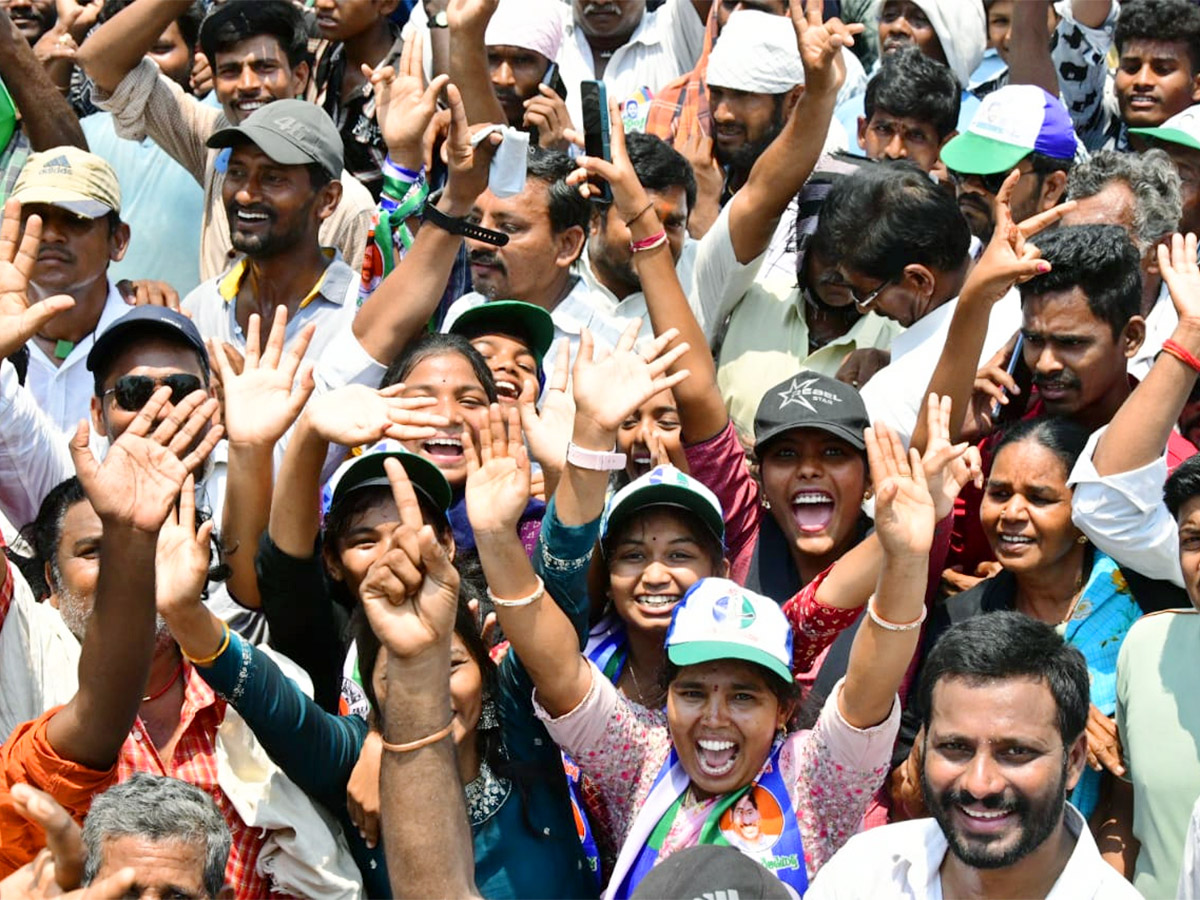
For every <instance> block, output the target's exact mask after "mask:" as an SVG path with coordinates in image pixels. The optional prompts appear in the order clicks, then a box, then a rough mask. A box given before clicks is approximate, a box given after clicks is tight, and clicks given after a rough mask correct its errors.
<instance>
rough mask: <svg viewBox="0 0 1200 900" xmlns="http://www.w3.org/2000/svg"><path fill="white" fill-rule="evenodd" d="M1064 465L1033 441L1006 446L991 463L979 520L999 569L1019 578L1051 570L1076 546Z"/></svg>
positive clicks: (1069, 490) (1075, 534)
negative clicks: (1012, 573) (1000, 567)
mask: <svg viewBox="0 0 1200 900" xmlns="http://www.w3.org/2000/svg"><path fill="white" fill-rule="evenodd" d="M1069 474H1070V473H1069V472H1067V467H1066V466H1065V465H1064V464H1063V461H1062V460H1061V459H1059V457H1058V456H1056V455H1055V454H1054V453H1052V452H1050V451H1049V450H1047V449H1046V448H1045V447H1043V446H1042V445H1041V444H1039V443H1038V442H1037V441H1036V440H1032V439H1031V440H1025V441H1018V442H1016V443H1013V444H1006V445H1005V446H1004V447H1003V448H1002V449H1001V450H1000V452H999V453H998V454H996V458H995V461H994V462H993V464H992V471H991V474H990V475H989V476H988V482H987V489H986V491H985V492H984V495H983V500H982V502H981V503H980V505H979V519H980V521H981V522H982V524H983V530H984V533H985V534H986V535H987V539H988V543H989V544H991V547H992V552H993V553H995V554H996V559H997V561H999V563H1000V565H1002V566H1004V568H1006V569H1008V570H1009V571H1011V572H1016V573H1017V575H1018V576H1020V575H1022V574H1026V573H1030V572H1037V571H1042V570H1046V569H1049V568H1052V567H1054V566H1056V565H1058V564H1059V563H1061V562H1062V561H1063V559H1064V558H1065V557H1066V556H1067V554H1069V553H1070V552H1071V551H1072V550H1073V549H1076V548H1078V547H1079V544H1078V542H1077V540H1076V539H1077V538H1078V537H1079V530H1078V529H1077V528H1076V527H1075V526H1074V524H1072V522H1071V489H1070V488H1069V487H1067V476H1068V475H1069Z"/></svg>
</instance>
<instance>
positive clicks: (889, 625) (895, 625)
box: [867, 594, 929, 631]
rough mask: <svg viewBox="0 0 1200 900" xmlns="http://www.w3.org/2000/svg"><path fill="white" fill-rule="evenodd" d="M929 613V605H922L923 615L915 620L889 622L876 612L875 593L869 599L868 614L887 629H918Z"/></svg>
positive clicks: (873, 620) (877, 623)
mask: <svg viewBox="0 0 1200 900" xmlns="http://www.w3.org/2000/svg"><path fill="white" fill-rule="evenodd" d="M928 614H929V609H928V607H924V606H923V607H921V615H920V616H919V617H918V618H917V620H916V621H915V622H904V623H900V622H889V621H888V620H887V619H884V618H882V617H881V616H880V615H879V614H878V613H877V612H875V595H874V594H872V595H871V597H870V599H868V600H867V615H868V616H870V617H871V621H872V622H874V623H875V624H876V625H878V626H879V627H880V628H882V629H884V630H885V631H916V630H917V629H918V628H920V627H921V624H922V623H923V622H924V621H925V616H926V615H928Z"/></svg>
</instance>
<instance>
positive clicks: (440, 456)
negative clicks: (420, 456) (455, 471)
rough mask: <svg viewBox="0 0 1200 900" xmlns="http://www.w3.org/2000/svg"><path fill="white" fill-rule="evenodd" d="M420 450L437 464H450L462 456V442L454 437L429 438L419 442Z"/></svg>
mask: <svg viewBox="0 0 1200 900" xmlns="http://www.w3.org/2000/svg"><path fill="white" fill-rule="evenodd" d="M421 450H422V452H424V454H425V455H426V456H428V457H429V459H430V460H432V461H433V462H434V463H435V464H437V465H451V464H453V463H456V462H461V461H462V458H463V442H462V439H461V438H456V437H435V438H430V439H429V440H427V441H425V442H424V443H422V444H421Z"/></svg>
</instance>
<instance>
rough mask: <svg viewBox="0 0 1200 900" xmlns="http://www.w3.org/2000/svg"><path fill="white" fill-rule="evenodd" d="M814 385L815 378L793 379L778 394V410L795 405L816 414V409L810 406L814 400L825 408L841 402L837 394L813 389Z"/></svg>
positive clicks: (816, 388)
mask: <svg viewBox="0 0 1200 900" xmlns="http://www.w3.org/2000/svg"><path fill="white" fill-rule="evenodd" d="M816 383H817V379H815V378H808V379H805V380H804V381H798V380H797V379H795V378H793V379H792V383H791V384H789V385H788V386H787V387H786V388H784V389H783V390H782V391H780V392H779V400H780V403H779V408H780V409H784V408H786V407H788V406H791V405H792V404H793V403H795V404H796V405H797V406H803V407H804V408H805V409H807V410H808V411H809V412H811V413H816V411H817V409H816V407H815V406H813V405H812V402H813V401H814V400H815V401H816V402H818V403H823V404H825V405H826V406H832V405H833V404H834V403H841V402H842V398H841V397H839V396H838V395H837V394H834V393H831V392H829V391H826V390H824V389H822V388H818V387H813V385H814V384H816Z"/></svg>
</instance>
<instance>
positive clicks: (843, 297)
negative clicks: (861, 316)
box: [802, 244, 854, 308]
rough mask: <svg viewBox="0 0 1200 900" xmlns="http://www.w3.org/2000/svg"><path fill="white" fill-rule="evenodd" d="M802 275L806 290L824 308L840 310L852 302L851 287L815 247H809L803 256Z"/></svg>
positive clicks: (833, 264)
mask: <svg viewBox="0 0 1200 900" xmlns="http://www.w3.org/2000/svg"><path fill="white" fill-rule="evenodd" d="M803 269H804V272H803V273H802V275H803V277H804V279H805V284H806V285H807V287H808V289H809V290H810V291H812V292H813V293H814V294H816V295H817V299H818V300H820V301H821V302H822V303H824V304H825V305H826V306H832V307H837V308H842V307H846V306H850V305H851V304H852V303H853V302H854V297H853V296H851V287H850V285H849V284H848V283H847V282H846V279H844V278H843V277H842V274H841V272H839V271H838V267H837V265H836V264H835V263H833V262H831V261H829V260H828V259H827V258H826V257H825V254H824V253H822V252H820V251H819V250H818V249H817V247H816V245H815V244H814V245H810V246H809V250H808V253H806V254H805V256H804V266H803Z"/></svg>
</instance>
